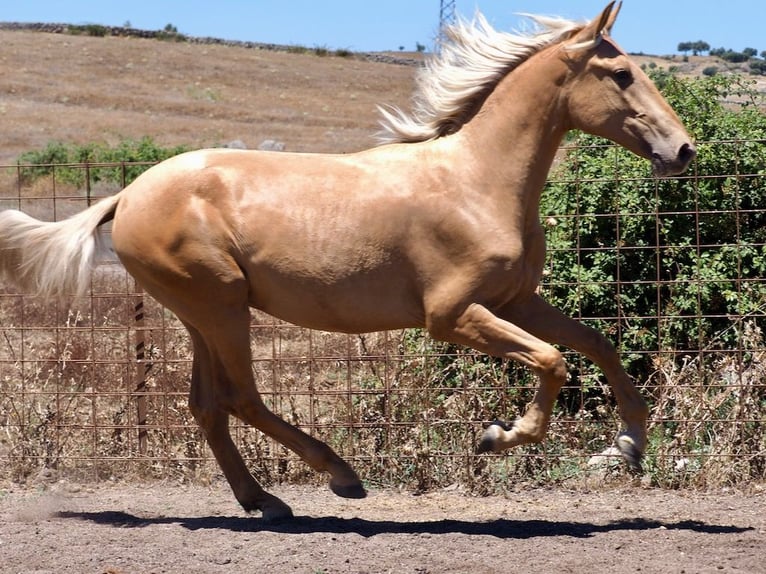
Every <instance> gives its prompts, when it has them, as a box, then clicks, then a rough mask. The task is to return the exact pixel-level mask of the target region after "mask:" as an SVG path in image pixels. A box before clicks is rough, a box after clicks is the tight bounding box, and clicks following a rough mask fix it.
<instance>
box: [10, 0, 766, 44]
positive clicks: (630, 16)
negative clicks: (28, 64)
mask: <svg viewBox="0 0 766 574" xmlns="http://www.w3.org/2000/svg"><path fill="white" fill-rule="evenodd" d="M606 2H607V0H457V2H456V6H457V12H458V13H459V14H463V15H465V16H468V17H470V16H472V15H473V14H474V12H475V11H476V10H477V9H478V10H480V11H481V12H482V13H484V15H485V16H486V17H487V18H488V19H489V21H490V23H492V25H493V26H495V27H496V28H499V29H504V30H512V29H518V28H519V27H520V26H522V25H523V23H522V20H521V19H520V18H519V17H518V16H517V15H516V14H517V13H519V12H529V13H534V14H546V15H558V16H563V17H566V18H570V19H576V20H581V19H590V18H592V17H594V16H595V15H596V14H597V13H598V12H600V10H601V9H602V8H603V7H604V5H605V4H606ZM438 17H439V1H438V0H378V1H371V0H324V1H323V0H270V1H266V0H214V1H211V0H206V1H205V2H202V1H199V0H131V1H130V2H112V1H109V0H107V1H104V0H67V1H66V2H62V1H61V0H15V1H14V0H7V1H5V2H3V6H2V7H0V21H18V22H66V23H74V24H86V23H94V24H107V25H113V26H121V25H123V24H124V23H125V22H128V21H129V22H130V23H131V25H132V26H133V27H135V28H145V29H150V30H156V29H160V28H163V27H164V26H165V25H166V24H169V23H171V24H173V25H174V26H176V28H177V29H178V31H179V32H182V33H184V34H188V35H193V36H214V37H220V38H226V39H232V40H251V41H256V42H273V43H279V44H299V45H303V46H307V47H317V46H321V47H326V48H331V49H338V48H347V49H351V50H355V51H380V50H397V49H399V47H400V46H403V47H404V48H405V49H407V50H413V49H415V45H416V43H420V44H423V45H425V46H427V47H428V48H429V49H430V48H431V47H432V45H433V39H434V37H435V35H436V32H437V27H438ZM614 36H615V38H616V39H617V41H618V43H619V44H620V45H621V46H622V47H623V48H624V49H625V50H627V51H629V52H645V53H649V54H660V55H663V54H672V53H675V52H676V48H677V46H678V43H679V42H685V41H696V40H704V41H706V42H708V43H709V44H710V45H711V46H712V47H713V48H717V47H724V48H731V49H734V50H742V49H744V48H746V47H751V48H755V49H756V50H758V52H761V51H763V50H766V1H764V0H729V1H728V2H721V0H625V2H624V4H623V8H622V12H621V13H620V18H619V20H618V21H617V25H616V27H615V30H614Z"/></svg>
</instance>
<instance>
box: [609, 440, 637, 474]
mask: <svg viewBox="0 0 766 574" xmlns="http://www.w3.org/2000/svg"><path fill="white" fill-rule="evenodd" d="M615 443H616V444H617V448H618V449H619V450H620V453H621V454H622V458H623V459H624V460H625V462H626V463H627V465H628V468H630V470H631V471H632V472H634V473H636V474H640V473H641V472H642V468H641V458H642V457H643V453H642V452H641V451H640V450H639V449H638V447H637V446H636V443H635V441H634V440H633V439H632V438H631V437H629V436H628V435H626V434H622V435H620V436H618V437H617V440H616V441H615Z"/></svg>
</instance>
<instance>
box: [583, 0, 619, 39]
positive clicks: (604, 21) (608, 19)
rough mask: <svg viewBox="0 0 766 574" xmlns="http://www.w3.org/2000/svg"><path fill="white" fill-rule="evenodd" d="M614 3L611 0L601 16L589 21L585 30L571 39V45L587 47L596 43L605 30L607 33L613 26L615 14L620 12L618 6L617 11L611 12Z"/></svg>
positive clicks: (614, 0) (613, 0)
mask: <svg viewBox="0 0 766 574" xmlns="http://www.w3.org/2000/svg"><path fill="white" fill-rule="evenodd" d="M615 2H616V0H612V1H611V2H610V3H609V4H607V5H606V8H604V9H603V10H602V12H601V14H599V15H598V16H597V17H596V18H594V19H593V20H591V21H590V23H589V24H588V25H587V26H585V28H583V29H582V30H580V32H579V33H578V34H577V35H576V36H575V37H574V38H573V39H572V43H573V44H575V45H577V46H579V45H587V44H589V43H591V42H595V41H597V40H598V39H599V37H600V36H601V34H602V33H603V32H604V31H605V30H606V31H607V32H608V31H609V29H610V28H611V27H612V24H614V20H615V18H617V13H618V12H619V11H620V7H619V6H618V7H617V10H615V11H614V13H613V12H612V8H613V7H614V4H615ZM620 4H622V3H620Z"/></svg>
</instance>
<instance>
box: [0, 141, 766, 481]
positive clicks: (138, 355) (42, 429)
mask: <svg viewBox="0 0 766 574" xmlns="http://www.w3.org/2000/svg"><path fill="white" fill-rule="evenodd" d="M705 146H709V147H710V148H711V149H719V148H721V147H726V148H727V149H728V150H729V151H731V152H732V153H734V154H737V153H740V152H739V151H738V150H739V149H745V148H746V147H747V146H755V147H756V148H757V149H760V150H761V151H763V149H764V142H763V141H756V142H740V141H727V142H708V143H703V144H700V149H701V150H704V148H705ZM614 149H615V148H612V147H611V146H604V153H606V154H611V153H616V152H613V150H614ZM732 150H733V151H732ZM581 151H582V150H580V149H579V148H569V149H564V150H562V154H567V155H568V156H570V157H572V156H576V154H578V153H580V152H581ZM703 152H704V151H703ZM621 161H622V160H620V159H618V158H617V156H615V160H614V162H613V170H609V171H608V172H599V173H587V172H586V171H585V170H583V172H575V173H574V174H573V173H571V172H566V173H563V172H559V171H557V170H556V169H554V171H553V172H552V174H551V178H550V182H549V184H548V189H547V190H546V192H545V194H546V196H549V197H552V198H553V199H552V200H550V201H548V202H547V203H546V202H544V213H543V214H542V220H543V225H544V227H545V229H546V234H547V238H548V244H549V252H548V258H547V263H546V270H545V274H544V277H543V281H542V283H541V285H540V292H541V294H542V295H543V296H544V297H545V298H547V299H549V300H550V301H551V302H553V303H555V304H556V305H557V306H559V307H560V308H562V309H563V310H564V311H565V312H567V313H568V314H570V315H572V316H574V317H575V318H577V319H578V320H580V321H583V322H586V323H588V324H591V325H592V326H594V327H596V328H598V329H599V330H601V331H602V332H604V333H605V334H607V336H608V337H609V338H610V339H611V340H612V341H614V342H615V343H616V344H617V345H618V347H619V348H620V351H621V356H622V358H623V362H624V364H625V365H626V368H628V370H629V372H630V373H631V375H632V376H634V377H635V380H636V384H637V385H639V386H640V387H641V389H642V392H643V394H644V395H645V396H646V398H647V399H648V400H649V402H650V405H651V409H652V411H651V419H650V429H649V430H650V444H649V449H648V454H647V459H646V464H645V467H646V473H647V476H648V477H649V479H650V481H651V482H652V483H654V484H658V485H663V486H679V485H697V486H705V485H711V484H722V483H727V484H728V483H739V482H742V481H749V480H763V479H764V478H765V477H766V438H764V433H763V425H764V422H766V366H764V365H766V361H764V359H765V358H766V343H765V342H764V336H763V329H764V318H765V317H766V283H765V280H764V276H766V275H763V274H761V273H760V271H761V270H762V269H763V267H764V265H766V263H764V265H762V263H763V262H766V249H765V247H766V237H765V238H764V239H762V238H761V234H760V231H759V230H760V227H761V225H760V224H761V221H762V220H763V219H764V217H766V210H764V209H761V206H763V205H764V204H763V203H761V204H757V202H756V201H754V199H753V197H754V195H753V194H752V193H750V192H749V191H748V192H747V193H745V192H744V191H743V190H751V189H753V188H755V189H761V190H762V191H763V194H762V195H766V183H765V182H764V172H763V171H760V172H752V173H751V172H742V173H740V172H739V171H736V170H735V172H734V173H727V174H718V175H707V174H700V173H691V174H690V175H688V176H684V177H682V178H677V179H673V180H663V181H658V180H654V179H652V178H650V177H641V178H635V177H632V176H626V175H625V174H623V173H622V172H621ZM146 167H147V165H135V164H125V163H115V164H67V165H60V164H59V165H35V166H21V165H15V166H6V167H1V166H0V183H1V186H0V208H2V209H8V208H14V209H21V210H23V211H25V212H27V213H29V214H30V215H33V216H35V217H38V218H41V219H48V220H51V219H62V218H64V217H67V216H68V215H71V214H73V213H76V212H78V211H80V210H82V209H84V208H85V207H87V206H88V205H89V204H90V203H92V202H93V201H97V200H98V199H99V198H100V197H103V196H106V195H109V194H111V193H114V192H115V191H116V190H118V189H120V188H121V187H123V186H124V185H125V184H126V183H127V182H128V181H129V180H131V179H132V178H133V177H135V175H136V174H137V173H138V172H139V171H141V170H142V169H145V168H146ZM711 178H718V179H719V180H720V182H722V183H723V186H724V187H725V188H727V189H729V191H730V196H729V197H727V198H726V200H725V201H719V202H718V203H717V204H716V206H715V207H714V208H711V207H710V206H709V204H708V203H705V202H703V201H701V200H700V197H701V195H704V194H705V193H707V192H706V189H707V187H706V184H705V181H707V180H710V179H711ZM594 189H595V190H596V191H599V194H600V196H601V197H609V198H610V200H609V201H606V202H601V203H593V201H592V200H591V199H590V196H589V195H587V194H588V193H590V192H592V191H593V190H594ZM625 190H630V191H629V192H626V191H625ZM668 193H671V194H678V195H679V197H683V202H681V203H680V204H677V205H675V206H674V207H673V208H672V209H669V208H668V207H667V206H666V205H665V204H664V203H663V200H662V198H663V195H664V194H668ZM635 197H640V198H641V199H640V201H638V200H635V199H634V198H635ZM561 198H567V201H563V200H562V199H561ZM764 199H766V198H764ZM679 205H681V207H679ZM681 228H682V229H683V230H684V231H683V233H682V234H680V235H679V234H677V233H676V231H677V230H678V229H681ZM722 230H723V234H724V235H723V236H722V235H721V233H720V232H721V231H722ZM712 231H716V232H719V233H718V234H716V233H712ZM722 237H723V239H722ZM679 238H681V240H680V241H679V240H678V239H679ZM687 261H692V265H691V267H689V266H688V265H686V264H685V263H683V262H687ZM690 268H691V269H694V270H696V271H695V272H690V271H689V269H690ZM0 331H2V340H0V425H1V428H2V436H0V468H2V470H0V478H5V479H11V480H17V481H20V480H27V479H29V478H30V477H34V476H35V475H36V474H37V473H39V472H40V470H41V469H47V470H51V469H52V470H55V471H56V472H57V473H58V474H59V475H61V476H69V477H73V478H76V479H103V478H108V477H133V476H140V477H143V478H152V477H156V478H168V477H170V478H177V479H182V480H209V479H210V478H211V477H214V476H217V473H218V470H217V466H216V464H215V462H214V460H213V458H212V455H211V454H210V452H209V451H208V450H207V449H206V447H205V443H204V440H203V437H202V436H201V434H200V432H199V430H198V429H197V427H196V425H195V423H194V421H193V419H192V417H191V415H190V413H189V411H188V408H187V405H186V402H187V393H188V380H189V377H190V372H191V346H190V342H189V340H188V338H187V336H186V334H185V331H184V329H183V327H182V325H181V324H180V322H178V321H177V319H175V317H174V316H173V315H172V314H170V313H169V312H168V311H167V310H165V309H163V308H162V307H161V306H160V305H158V304H157V303H156V302H155V301H153V300H152V299H151V297H149V296H148V295H146V294H144V293H143V292H142V290H141V288H140V287H139V286H138V285H136V284H135V282H134V281H133V280H132V278H130V277H129V276H128V275H127V274H126V273H125V271H124V270H123V268H122V267H121V265H120V264H119V262H118V261H116V260H114V261H107V262H105V264H104V265H102V266H101V267H100V268H99V269H98V270H97V271H96V272H94V274H93V278H92V286H91V290H90V292H89V294H88V295H87V296H86V297H81V298H74V299H70V300H67V301H59V302H46V301H42V300H39V299H38V298H36V297H34V296H31V295H28V294H24V293H18V292H16V291H14V290H13V288H12V287H10V286H3V289H2V291H0ZM251 341H252V344H251V347H252V353H253V370H254V373H255V376H256V381H257V384H258V386H259V389H260V391H261V393H262V395H263V397H264V399H265V400H266V402H267V404H268V405H269V406H270V408H272V409H273V410H274V411H275V412H277V413H278V414H280V416H282V417H284V418H285V419H286V420H288V421H289V422H291V423H293V424H295V425H298V426H300V427H301V428H302V429H304V430H305V431H306V432H308V433H310V434H312V435H314V436H317V437H319V438H321V439H322V440H324V441H326V442H328V443H329V444H330V445H331V446H332V447H333V448H334V449H336V451H337V452H338V453H339V454H340V455H341V456H343V457H345V458H346V459H347V460H349V462H351V463H352V465H353V466H355V467H356V468H357V469H358V470H359V472H360V474H361V475H362V476H363V478H364V479H365V480H366V481H368V482H369V483H371V484H380V485H400V486H402V485H403V486H406V487H408V488H415V489H428V488H433V487H439V486H447V485H450V484H456V483H458V484H461V485H464V486H466V487H468V488H470V489H472V490H473V491H475V492H479V493H481V492H490V491H495V490H497V489H502V488H504V487H505V486H506V485H508V484H510V483H512V482H518V481H520V480H522V481H525V482H530V481H531V482H550V481H564V480H582V479H588V480H589V479H596V480H600V481H603V480H610V479H612V478H614V479H618V480H619V479H622V478H624V470H623V467H622V466H621V465H620V464H619V461H618V459H617V457H615V456H613V455H614V453H613V452H612V451H611V450H610V446H611V443H612V440H613V437H614V435H615V433H616V432H617V430H618V425H619V422H618V421H619V419H618V417H617V414H616V412H615V407H614V403H613V400H612V398H611V394H610V392H609V391H608V387H607V384H606V381H605V380H604V378H603V376H602V374H601V373H600V372H599V371H598V370H597V369H595V368H594V367H593V366H592V365H590V364H589V363H588V362H587V361H586V360H585V359H583V358H581V357H579V356H577V355H574V354H566V358H567V360H568V363H569V370H570V372H569V380H568V382H567V384H566V385H565V387H564V388H563V389H562V392H561V395H560V398H559V401H558V403H557V405H556V409H555V413H554V418H553V420H552V422H551V426H550V430H549V433H548V438H547V440H546V441H545V442H544V443H542V444H540V445H533V446H528V447H524V448H521V449H518V450H515V451H512V452H510V453H508V454H504V455H487V454H484V455H476V454H475V452H474V451H475V446H476V442H477V440H478V437H479V436H480V435H481V432H482V429H483V427H484V425H485V424H486V423H487V422H489V421H491V420H492V419H494V418H495V417H500V418H504V419H513V418H514V417H515V416H517V415H518V414H520V412H522V411H523V409H524V406H525V405H526V403H528V402H529V400H531V397H532V394H533V392H534V388H535V386H536V381H535V380H534V378H533V377H532V376H531V375H530V374H529V373H528V372H527V371H525V370H524V369H521V368H519V367H517V366H516V365H515V364H513V363H509V362H507V361H503V360H499V359H491V358H488V357H484V356H482V355H480V354H478V353H475V352H473V351H471V350H470V349H462V348H458V347H455V346H452V345H447V344H443V343H440V342H437V341H433V340H432V339H430V338H429V337H428V336H427V335H425V334H424V333H423V332H422V331H418V330H405V331H396V332H382V333H370V334H365V335H341V334H335V333H326V332H319V331H311V330H308V329H303V328H299V327H296V326H293V325H290V324H287V323H283V322H281V321H278V320H276V319H274V318H272V317H269V316H267V315H265V314H263V313H260V312H257V311H254V312H253V321H252V337H251ZM231 422H232V427H233V429H234V432H233V435H234V437H235V441H236V442H237V444H238V446H239V448H240V449H241V451H242V453H243V455H244V457H245V459H246V461H247V462H248V464H249V465H250V467H251V468H252V470H253V472H254V473H255V474H256V476H257V477H258V478H259V479H260V480H262V481H263V482H265V483H272V482H284V481H311V480H315V479H317V478H318V477H316V476H315V474H314V473H313V472H312V471H310V470H309V469H308V467H307V466H306V465H304V464H303V463H301V462H300V461H299V460H298V459H297V458H296V457H295V456H294V455H293V454H292V453H290V452H288V451H287V450H286V449H285V448H284V447H282V446H281V445H279V444H277V443H275V442H273V441H272V440H270V439H268V438H266V437H264V436H263V435H262V434H260V433H258V432H257V431H255V430H253V429H251V428H249V427H247V426H245V425H241V424H240V423H238V422H237V421H235V420H232V421H231Z"/></svg>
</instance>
